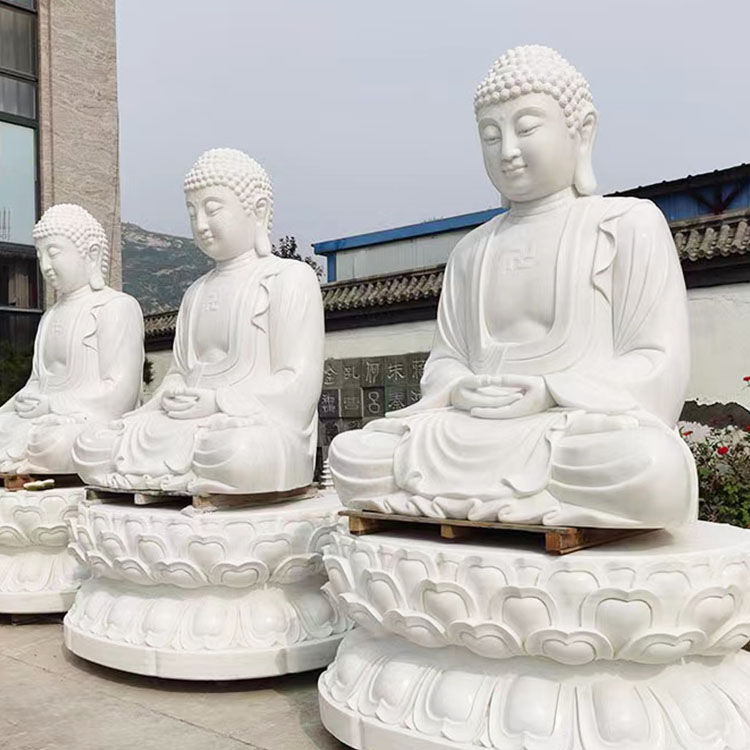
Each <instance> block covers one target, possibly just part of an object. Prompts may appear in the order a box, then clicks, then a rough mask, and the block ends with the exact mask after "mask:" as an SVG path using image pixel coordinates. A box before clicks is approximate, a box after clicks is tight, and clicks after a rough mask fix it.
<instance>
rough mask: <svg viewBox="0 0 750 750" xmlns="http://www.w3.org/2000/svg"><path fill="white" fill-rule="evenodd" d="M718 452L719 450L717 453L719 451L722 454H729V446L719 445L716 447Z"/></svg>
mask: <svg viewBox="0 0 750 750" xmlns="http://www.w3.org/2000/svg"><path fill="white" fill-rule="evenodd" d="M716 452H717V453H718V454H719V455H720V456H726V455H727V453H729V448H727V446H726V445H721V446H719V447H718V448H717V449H716Z"/></svg>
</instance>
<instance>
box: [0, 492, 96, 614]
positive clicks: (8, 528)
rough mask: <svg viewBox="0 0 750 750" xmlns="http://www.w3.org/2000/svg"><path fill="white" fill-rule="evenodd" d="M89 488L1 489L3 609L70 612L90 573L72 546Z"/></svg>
mask: <svg viewBox="0 0 750 750" xmlns="http://www.w3.org/2000/svg"><path fill="white" fill-rule="evenodd" d="M84 495H85V492H84V489H83V487H72V488H69V487H66V488H61V489H51V490H43V491H40V492H28V491H25V490H18V491H16V492H7V491H0V612H2V613H4V614H40V613H45V612H67V611H68V609H70V607H71V606H72V604H73V600H74V599H75V595H76V591H77V590H78V587H79V586H80V584H81V581H82V580H83V579H84V577H85V575H86V571H85V568H84V566H83V565H81V563H80V562H79V561H78V560H76V558H75V557H74V556H73V555H71V554H70V552H69V551H68V542H69V532H68V525H67V522H68V520H69V519H70V518H71V517H72V516H73V515H75V513H76V512H77V508H78V504H79V502H81V501H82V500H83V498H84Z"/></svg>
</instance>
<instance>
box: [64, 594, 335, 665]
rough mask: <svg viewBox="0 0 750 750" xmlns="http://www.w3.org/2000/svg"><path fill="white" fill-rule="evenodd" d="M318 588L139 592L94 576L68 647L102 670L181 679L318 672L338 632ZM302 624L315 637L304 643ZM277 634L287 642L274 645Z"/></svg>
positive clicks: (73, 617)
mask: <svg viewBox="0 0 750 750" xmlns="http://www.w3.org/2000/svg"><path fill="white" fill-rule="evenodd" d="M319 587H320V582H318V590H317V591H315V590H314V589H310V590H296V591H287V590H284V589H282V588H276V589H256V590H254V591H249V592H241V591H240V592H222V591H217V590H213V591H206V590H205V589H200V590H197V591H184V590H180V589H177V588H176V587H168V586H159V587H156V588H153V589H150V590H149V589H146V590H142V589H141V590H139V589H138V588H136V587H134V586H128V585H122V584H117V583H115V582H112V581H107V580H106V579H98V580H94V581H90V582H88V583H86V584H84V585H83V587H82V589H81V591H80V592H79V594H78V597H77V599H76V604H75V607H74V608H73V610H72V611H71V612H69V613H68V615H67V616H66V618H65V645H66V646H67V647H68V648H69V649H70V650H71V651H72V652H73V653H74V654H76V655H78V656H80V657H82V658H84V659H87V660H88V661H93V662H95V663H96V664H101V665H103V666H105V667H112V668H114V669H121V670H123V671H125V672H133V673H135V674H143V675H149V676H152V677H168V678H172V679H179V680H239V679H249V678H255V677H271V676H275V675H282V674H289V673H292V672H304V671H307V670H309V669H320V668H321V667H325V666H327V665H328V664H330V663H331V661H332V660H333V657H334V656H335V655H336V649H337V648H338V645H339V642H340V641H341V637H342V634H341V633H340V632H339V633H334V634H331V630H332V628H331V613H332V610H331V605H330V602H329V601H328V600H327V599H326V596H325V595H324V594H323V592H321V591H320V589H319ZM316 618H317V619H318V621H317V622H315V619H316ZM302 620H304V623H303V622H301V621H302ZM305 626H307V627H306V629H307V630H308V631H309V632H316V631H317V632H318V633H320V637H317V638H316V637H309V638H306V639H304V640H301V636H302V633H301V631H302V630H303V629H305ZM279 630H283V631H285V633H286V635H287V636H288V639H289V643H287V644H280V643H279V642H278V641H279V638H278V637H277V633H278V631H279ZM264 631H265V638H264ZM324 633H325V634H326V635H323V634H324ZM264 641H265V644H264Z"/></svg>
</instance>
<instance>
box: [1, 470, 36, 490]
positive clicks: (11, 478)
mask: <svg viewBox="0 0 750 750" xmlns="http://www.w3.org/2000/svg"><path fill="white" fill-rule="evenodd" d="M33 481H34V477H32V476H31V475H30V474H3V487H4V488H5V489H6V490H8V491H9V492H17V491H18V490H22V489H23V486H24V485H25V484H28V483H29V482H33Z"/></svg>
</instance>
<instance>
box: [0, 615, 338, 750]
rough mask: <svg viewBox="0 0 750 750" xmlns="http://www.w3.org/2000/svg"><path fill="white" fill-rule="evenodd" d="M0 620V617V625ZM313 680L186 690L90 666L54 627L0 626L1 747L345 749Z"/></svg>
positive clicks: (188, 686) (309, 676)
mask: <svg viewBox="0 0 750 750" xmlns="http://www.w3.org/2000/svg"><path fill="white" fill-rule="evenodd" d="M2 617H3V616H2V615H0V618H2ZM317 677H318V673H317V672H310V673H306V674H301V675H290V676H287V677H278V678H273V679H268V680H248V681H245V682H198V683H194V682H184V681H175V680H157V679H155V678H151V677H139V676H136V675H129V674H126V673H123V672H117V671H115V670H112V669H107V668H105V667H98V666H95V665H93V664H90V663H88V662H85V661H83V660H82V659H79V658H78V657H76V656H73V655H72V654H70V653H69V652H68V651H66V649H65V647H64V646H63V640H62V625H61V624H60V622H59V621H55V619H54V618H51V619H50V620H49V621H47V622H36V623H32V624H24V625H13V624H10V620H9V618H7V617H6V618H5V619H0V748H9V749H10V748H13V750H172V748H175V749H177V748H179V750H198V749H200V750H247V748H252V749H254V750H345V746H344V745H342V744H341V743H339V742H337V741H336V740H334V739H333V737H331V736H330V735H329V734H328V733H327V732H326V731H325V729H323V726H322V725H321V723H320V717H319V714H318V700H317V691H316V681H317Z"/></svg>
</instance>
